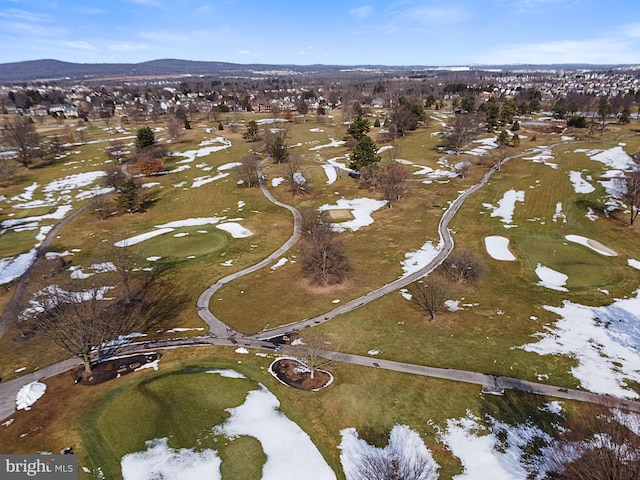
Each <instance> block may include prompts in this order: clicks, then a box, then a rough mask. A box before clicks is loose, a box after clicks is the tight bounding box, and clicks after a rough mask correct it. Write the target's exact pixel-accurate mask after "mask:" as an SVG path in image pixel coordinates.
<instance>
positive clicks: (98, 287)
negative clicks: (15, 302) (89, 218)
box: [23, 256, 185, 375]
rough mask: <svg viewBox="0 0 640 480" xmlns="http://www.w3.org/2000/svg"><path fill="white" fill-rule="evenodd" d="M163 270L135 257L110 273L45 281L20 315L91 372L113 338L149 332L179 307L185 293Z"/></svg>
mask: <svg viewBox="0 0 640 480" xmlns="http://www.w3.org/2000/svg"><path fill="white" fill-rule="evenodd" d="M122 258H125V257H122ZM126 258H127V260H126V261H127V262H128V261H131V258H130V257H129V256H127V257H126ZM138 263H139V262H138ZM156 269H158V270H157V271H154V270H156ZM167 271H168V267H167V268H162V267H161V266H159V265H156V264H154V267H153V268H151V267H149V268H146V267H145V268H136V263H135V262H134V263H131V264H126V265H125V264H121V265H116V272H114V274H113V275H109V274H106V273H103V274H100V275H95V276H92V277H90V278H89V279H85V280H72V281H70V282H66V283H63V284H59V283H56V284H49V285H48V286H45V287H44V288H42V289H40V290H39V291H37V292H35V294H34V295H33V298H32V300H31V301H30V306H29V308H28V309H26V310H25V311H24V312H23V316H24V317H32V318H34V319H35V323H36V331H37V333H39V334H41V335H43V336H44V337H46V338H48V339H49V340H51V341H52V342H53V343H54V345H56V346H57V347H59V348H60V349H62V350H63V351H65V352H66V353H68V354H70V355H73V356H77V357H79V358H81V359H82V363H83V365H84V369H85V375H90V374H91V372H92V370H93V365H94V363H95V361H96V360H99V359H100V357H101V354H102V353H103V352H104V351H105V350H108V349H110V348H112V347H113V344H112V343H111V341H112V340H116V339H117V338H118V337H119V336H121V335H127V334H130V333H134V332H144V331H149V330H150V329H152V328H154V327H156V326H157V325H158V324H159V323H160V322H161V321H162V320H163V319H165V318H170V317H171V316H173V315H175V314H176V313H177V312H178V310H179V309H180V308H182V305H184V302H185V297H184V295H181V294H178V293H177V291H176V289H175V286H173V285H171V284H170V283H169V282H168V281H167V280H166V275H165V274H166V272H167ZM122 272H126V275H122ZM114 277H115V278H118V279H123V278H124V279H125V280H124V281H122V282H120V283H119V282H118V281H114V280H115V278H114ZM114 284H115V285H116V286H113V285H114Z"/></svg>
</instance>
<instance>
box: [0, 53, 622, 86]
mask: <svg viewBox="0 0 640 480" xmlns="http://www.w3.org/2000/svg"><path fill="white" fill-rule="evenodd" d="M465 67H467V66H465ZM621 67H630V65H586V64H570V65H569V64H567V65H473V66H468V68H469V69H471V70H484V69H502V70H542V69H556V70H557V69H563V68H564V69H582V68H584V69H610V68H621ZM350 69H384V70H387V71H409V70H426V69H433V70H439V69H444V70H446V69H447V67H436V66H410V65H407V66H384V65H288V64H281V65H269V64H239V63H227V62H204V61H193V60H178V59H161V60H152V61H148V62H142V63H71V62H63V61H60V60H51V59H46V60H28V61H23V62H13V63H0V83H9V82H20V81H34V80H43V81H44V80H48V81H55V80H58V81H61V80H79V81H81V80H85V81H86V80H91V79H94V80H97V79H108V78H117V77H151V76H164V75H166V76H172V75H176V76H181V75H189V74H192V75H229V76H231V75H251V74H254V75H255V74H259V73H262V74H263V75H267V74H269V73H274V74H278V73H280V74H282V73H287V72H288V73H291V74H296V73H297V74H302V73H310V72H320V71H323V72H330V71H344V70H350Z"/></svg>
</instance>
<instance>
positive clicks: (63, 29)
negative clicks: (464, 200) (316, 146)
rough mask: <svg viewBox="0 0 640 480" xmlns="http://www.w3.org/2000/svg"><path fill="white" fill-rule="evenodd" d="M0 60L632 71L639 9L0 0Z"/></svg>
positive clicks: (567, 1) (603, 4)
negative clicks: (627, 66) (561, 66)
mask: <svg viewBox="0 0 640 480" xmlns="http://www.w3.org/2000/svg"><path fill="white" fill-rule="evenodd" d="M0 45H2V48H1V49H0V63H6V62H14V61H21V60H35V59H41V58H54V59H58V60H64V61H71V62H82V63H104V62H108V63H110V62H118V63H136V62H141V61H146V60H154V59H159V58H181V59H188V60H207V61H224V62H235V63H245V64H246V63H277V64H297V65H309V64H316V63H322V64H336V65H353V64H384V65H470V64H479V63H480V64H519V63H534V64H541V63H596V64H603V63H631V64H640V0H606V1H605V0H397V1H379V0H369V1H367V0H362V1H352V0H323V1H321V2H317V1H312V0H270V1H265V0H109V1H99V0H93V1H92V0H0Z"/></svg>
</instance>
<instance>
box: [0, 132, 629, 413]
mask: <svg viewBox="0 0 640 480" xmlns="http://www.w3.org/2000/svg"><path fill="white" fill-rule="evenodd" d="M565 143H567V142H562V143H558V144H555V145H552V146H551V147H550V148H553V147H556V146H558V145H562V144H565ZM529 153H530V152H523V153H521V154H518V155H514V156H511V157H507V158H505V159H504V160H502V162H501V163H500V164H497V165H494V166H493V167H492V168H491V169H490V170H489V171H487V173H485V175H484V176H483V177H482V179H481V180H480V182H478V183H477V184H476V185H474V186H472V187H470V188H469V189H467V190H465V191H464V192H462V193H461V194H460V195H459V196H458V197H457V198H456V199H455V200H454V201H453V202H451V204H450V205H449V208H447V210H446V211H445V213H444V214H443V216H442V218H441V219H440V222H439V224H438V233H439V235H440V250H439V252H438V254H437V255H436V257H435V258H433V259H432V260H431V262H429V264H428V265H427V266H425V267H423V268H422V269H420V270H419V271H416V272H414V273H412V274H410V275H406V276H403V277H401V278H399V279H397V280H395V281H393V282H390V283H388V284H386V285H384V286H382V287H380V288H378V289H376V290H374V291H372V292H369V293H368V294H366V295H364V296H362V297H359V298H357V299H355V300H352V301H350V302H348V303H345V304H343V305H341V306H339V307H337V308H335V309H333V310H330V311H328V312H326V313H324V314H322V315H318V316H316V317H311V318H307V319H304V320H301V321H298V322H294V323H291V324H288V325H283V326H280V327H277V328H273V329H269V330H264V331H262V332H260V333H258V334H255V335H243V334H240V333H239V332H237V331H236V330H234V329H232V328H231V327H229V326H228V325H226V324H225V323H224V322H223V321H222V320H220V319H219V318H217V317H216V316H215V315H214V314H213V313H212V312H211V311H210V309H209V303H210V301H211V298H212V296H213V295H214V294H215V292H216V291H217V290H218V289H219V288H221V287H222V286H223V285H225V284H227V283H229V282H231V281H233V280H235V279H237V278H240V277H242V276H243V275H247V274H249V273H252V272H255V271H256V270H259V269H260V268H263V267H265V266H267V265H269V264H270V263H272V262H274V261H275V260H276V259H278V258H279V257H281V256H282V255H283V254H284V253H285V252H286V251H287V250H289V248H291V247H292V246H293V245H294V244H295V243H296V242H297V241H298V239H299V238H300V235H301V217H300V213H299V212H298V210H296V209H295V208H294V207H292V206H290V205H287V204H285V203H282V202H280V201H278V200H277V199H276V198H275V197H273V195H272V194H271V193H270V192H269V190H268V189H267V188H266V185H265V184H264V177H263V174H262V169H261V167H258V175H259V178H260V188H261V189H262V191H263V193H264V195H265V196H266V197H267V198H268V199H269V200H270V201H271V202H272V203H274V204H275V205H278V206H281V207H283V208H286V209H288V210H289V211H291V213H292V214H293V218H294V228H293V234H292V235H291V237H290V238H289V240H287V242H285V244H284V245H282V246H281V247H280V248H278V249H277V250H276V251H274V252H273V253H272V254H271V255H269V256H268V257H267V258H265V259H264V260H262V261H261V262H259V263H257V264H255V265H252V266H250V267H248V268H245V269H244V270H241V271H239V272H236V273H233V274H231V275H228V276H226V277H224V278H222V279H220V280H218V281H217V282H216V283H215V284H213V285H211V286H210V287H209V288H208V289H207V290H205V291H204V292H203V293H202V294H201V295H200V297H199V298H198V301H197V311H198V315H199V316H200V318H202V319H203V320H204V321H205V322H206V323H207V325H209V329H210V330H209V332H208V334H206V335H204V336H200V337H193V338H177V339H170V340H161V341H149V342H138V343H130V344H127V345H124V346H123V347H122V348H121V350H120V351H119V352H118V353H119V354H132V353H140V352H145V351H149V350H157V349H173V348H181V347H197V346H212V345H216V346H244V347H250V348H256V349H263V350H272V351H273V350H277V349H278V347H277V346H276V345H275V344H274V343H272V342H270V341H269V340H271V339H273V338H275V337H278V336H281V335H284V334H286V333H289V332H292V331H296V330H300V329H302V328H307V327H310V326H312V325H317V324H320V323H323V322H327V321H329V320H331V319H332V318H335V317H337V316H339V315H342V314H345V313H347V312H350V311H352V310H355V309H356V308H359V307H361V306H363V305H365V304H367V303H369V302H372V301H373V300H376V299H378V298H380V297H382V296H383V295H386V294H387V293H390V292H393V291H395V290H397V289H399V288H402V287H404V286H406V285H408V284H410V283H412V282H414V281H416V280H418V279H420V278H422V277H424V276H425V275H428V274H429V273H431V272H432V271H433V270H434V269H435V268H436V267H438V266H439V265H440V264H441V263H442V262H443V261H444V260H445V259H446V258H447V256H448V255H449V254H450V253H451V251H452V250H453V246H454V242H453V238H452V237H451V233H450V231H449V228H448V226H449V222H450V221H451V220H452V218H453V217H454V215H455V214H456V212H457V211H458V209H459V208H460V206H461V205H462V204H463V202H464V201H465V200H466V199H467V198H468V197H469V196H470V195H472V194H473V193H475V192H476V191H478V190H479V189H480V188H482V187H483V186H484V185H486V184H487V182H488V181H489V179H490V178H491V176H492V175H493V174H494V173H495V172H496V171H498V170H499V169H500V167H501V166H502V165H503V164H504V163H506V162H507V161H509V160H511V159H514V158H519V157H522V156H524V155H528V154H529ZM267 160H268V159H267ZM267 160H265V161H267ZM263 163H264V162H263ZM77 213H79V212H77ZM61 226H62V224H61V225H60V226H59V227H61ZM0 334H1V331H0ZM324 355H325V356H326V357H327V358H331V359H334V360H336V361H340V362H345V363H351V364H354V365H361V366H366V367H373V368H380V369H386V370H393V371H398V372H405V373H411V374H415V375H423V376H428V377H434V378H440V379H446V380H451V381H457V382H465V383H471V384H475V385H481V386H482V387H483V391H485V392H487V393H498V394H501V392H502V391H503V390H504V389H513V390H520V391H524V392H529V393H534V394H539V395H547V396H552V397H557V398H564V399H569V400H577V401H582V402H591V403H602V404H606V405H610V406H613V407H618V408H623V409H627V410H630V411H633V412H637V413H640V401H633V400H626V399H620V398H614V397H610V396H608V395H600V394H595V393H590V392H585V391H582V390H575V389H568V388H562V387H558V386H553V385H548V384H541V383H536V382H529V381H526V380H521V379H517V378H510V377H502V376H496V375H487V374H483V373H477V372H469V371H464V370H454V369H446V368H435V367H429V366H424V365H416V364H410V363H404V362H396V361H393V360H385V359H377V358H372V357H365V356H361V355H352V354H346V353H340V352H324ZM80 363H81V362H80V360H79V359H77V358H71V359H67V360H64V361H62V362H59V363H56V364H53V365H49V366H47V367H44V368H42V369H39V370H36V371H34V372H31V373H29V374H26V375H24V376H22V377H19V378H16V379H13V380H10V381H8V382H2V383H0V419H4V418H6V417H8V416H9V415H11V414H13V413H14V412H15V398H16V394H17V392H18V390H19V389H20V388H21V387H22V386H24V385H26V384H28V383H30V382H33V381H41V380H44V379H47V378H50V377H53V376H55V375H59V374H61V373H64V372H66V371H68V370H70V369H72V368H74V367H76V366H78V365H80Z"/></svg>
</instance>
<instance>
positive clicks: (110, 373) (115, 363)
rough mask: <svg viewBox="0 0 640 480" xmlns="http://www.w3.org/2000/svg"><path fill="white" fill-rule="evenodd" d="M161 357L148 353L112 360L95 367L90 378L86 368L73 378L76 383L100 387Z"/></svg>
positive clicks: (78, 371) (79, 370) (75, 373)
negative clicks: (85, 373)
mask: <svg viewBox="0 0 640 480" xmlns="http://www.w3.org/2000/svg"><path fill="white" fill-rule="evenodd" d="M161 356H162V355H160V354H159V353H146V354H140V355H131V356H129V357H118V358H112V359H110V360H106V361H104V362H100V363H98V364H96V365H94V367H93V372H92V374H91V375H90V376H88V377H85V376H84V367H80V368H77V369H76V370H74V371H73V378H74V381H75V383H79V384H80V385H99V384H101V383H104V382H107V381H109V380H113V379H114V378H119V377H121V376H122V375H126V374H127V373H131V372H135V371H136V369H138V368H140V367H141V366H143V365H145V364H147V363H151V362H154V361H156V360H159V359H160V357H161Z"/></svg>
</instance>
